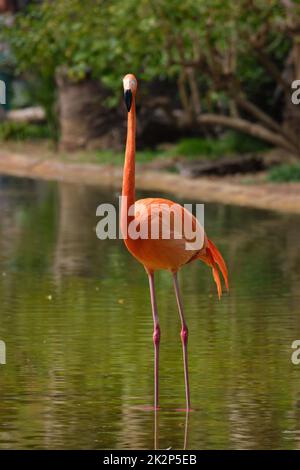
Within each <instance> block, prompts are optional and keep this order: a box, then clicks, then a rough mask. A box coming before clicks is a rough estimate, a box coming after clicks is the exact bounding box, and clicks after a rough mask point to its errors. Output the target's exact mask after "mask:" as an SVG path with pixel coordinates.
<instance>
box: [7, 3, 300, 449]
mask: <svg viewBox="0 0 300 470" xmlns="http://www.w3.org/2000/svg"><path fill="white" fill-rule="evenodd" d="M299 6H300V5H299V1H298V0H297V1H296V0H276V1H275V0H239V1H238V2H233V1H232V0H210V1H207V0H153V1H152V0H139V1H137V0H113V1H106V0H93V1H92V0H86V1H84V2H83V1H79V0H56V1H26V0H22V1H21V0H0V80H2V81H3V82H5V85H6V92H7V93H6V103H5V104H3V105H0V213H1V217H0V340H3V341H5V343H6V348H7V361H6V364H5V365H0V448H2V449H12V448H25V449H40V448H46V449H54V448H62V449H66V448H74V449H81V448H93V449H123V448H124V449H125V448H126V449H133V448H134V449H149V448H150V449H151V448H154V447H156V448H162V449H166V448H169V447H171V448H189V449H199V448H200V449H216V448H222V449H228V448H230V449H231V448H234V449H257V448H263V449H279V448H280V449H299V448H300V425H299V420H300V415H299V410H300V375H299V370H300V369H299V367H300V366H299V365H298V366H297V365H295V364H292V362H291V355H292V353H293V349H292V348H291V345H292V343H293V341H294V340H297V339H299V338H300V321H299V302H300V289H299V286H300V256H299V253H300V251H299V231H300V215H299V213H300V199H299V196H300V190H299V180H300V163H299V157H300V144H299V132H300V114H299V113H300V105H295V104H293V103H292V100H291V97H292V93H293V91H297V90H295V89H292V83H293V81H294V80H297V79H300V11H299ZM128 72H132V73H134V74H135V75H136V76H137V78H138V81H139V89H138V95H137V100H138V102H137V108H138V129H137V132H138V135H137V140H138V142H137V143H138V152H137V163H138V164H137V171H138V174H139V180H138V181H139V184H140V181H141V175H146V177H147V175H148V177H147V190H145V188H141V187H140V188H138V194H137V197H148V196H149V195H151V196H153V194H154V195H155V196H156V195H160V196H161V195H162V194H163V195H166V196H167V197H168V196H169V193H171V196H170V197H171V198H172V199H175V200H176V201H178V202H180V203H184V202H194V203H199V202H200V203H203V202H204V203H205V229H206V230H207V233H208V234H209V236H210V237H211V238H212V240H213V241H214V242H215V243H216V244H217V246H218V247H219V248H220V251H221V252H222V254H223V255H224V258H225V260H226V262H227V264H228V269H229V279H230V287H231V288H230V294H229V295H224V296H223V297H222V300H221V301H220V302H218V300H217V294H216V289H215V285H214V281H213V279H212V276H211V273H210V270H208V269H207V267H206V266H205V265H203V264H201V263H191V265H189V266H186V267H184V268H183V270H182V271H181V272H180V284H181V287H182V292H183V299H184V304H185V307H186V315H187V323H188V326H189V331H190V339H189V357H190V376H191V395H192V407H193V412H192V413H190V415H189V416H188V417H187V416H186V415H185V413H184V412H183V411H178V409H182V407H183V403H184V380H183V366H182V358H181V349H180V348H181V344H180V336H179V332H180V322H179V318H178V315H177V311H176V302H175V298H174V293H173V288H172V281H171V279H170V276H169V274H168V273H165V272H160V273H158V274H157V293H158V309H159V315H160V322H161V331H162V344H161V405H162V407H161V410H160V411H159V413H158V416H156V419H155V415H154V414H153V412H152V411H151V409H150V408H149V405H151V404H152V402H153V370H152V365H153V356H152V354H153V345H152V317H151V308H150V301H149V298H148V297H149V294H148V281H147V278H146V276H145V273H144V270H143V268H142V266H141V265H139V263H137V262H136V261H135V259H133V258H132V257H131V256H130V255H129V253H128V252H127V251H126V249H125V247H124V246H123V243H122V242H121V241H119V240H105V241H100V240H98V239H97V238H96V234H95V227H96V225H97V222H98V220H97V218H96V215H95V214H96V208H97V206H98V205H99V204H100V203H102V202H110V203H113V204H115V205H117V204H118V196H119V194H120V186H121V184H120V178H121V175H122V164H123V158H124V156H123V155H124V149H123V148H124V141H125V133H126V110H125V107H124V103H123V96H122V95H123V89H122V78H123V76H124V75H125V74H126V73H128ZM43 160H44V163H46V165H44V166H43ZM74 162H76V165H77V166H76V168H77V170H76V171H77V173H76V174H77V177H76V179H75V181H72V183H70V179H68V176H70V174H71V168H73V167H72V164H73V163H74ZM51 165H52V167H51ZM97 165H98V166H97ZM73 166H74V165H73ZM88 166H89V168H90V173H89V175H90V174H91V173H92V174H93V175H99V176H98V180H97V181H98V182H97V184H96V185H95V184H94V185H93V184H91V181H88V179H89V178H91V176H89V177H88V173H87V167H88ZM37 168H40V173H39V174H38V173H34V171H35V170H36V169H37ZM50 168H52V170H51V171H50V170H49V169H50ZM62 169H64V173H61V171H62ZM25 170H26V172H25ZM154 170H155V171H154ZM49 171H50V173H51V175H50V177H48V176H49V174H48V173H47V172H49ZM12 175H14V176H12ZM16 175H18V176H19V177H16ZM24 176H27V177H26V178H25V177H24ZM102 178H103V181H104V180H105V178H106V182H107V179H109V181H110V184H109V185H107V184H106V185H101V183H102ZM45 179H53V180H55V181H51V182H49V181H45ZM159 180H160V187H159V189H161V190H159V191H158V192H157V193H156V192H155V191H153V190H152V191H150V189H154V188H156V189H157V188H158V181H159ZM93 181H94V182H95V179H94V180H93ZM93 181H92V182H93ZM87 182H88V183H89V184H84V183H87ZM199 188H200V189H201V188H202V193H201V197H200V196H198V194H199V193H197V190H198V189H199ZM205 188H206V189H205ZM224 188H227V190H226V191H227V192H226V191H223V190H224ZM183 190H184V191H183ZM228 191H231V193H230V194H231V199H230V201H229V200H228V199H226V194H227V195H228ZM183 194H185V195H186V196H187V199H188V201H185V200H183V198H182V195H183ZM247 195H248V196H247ZM202 196H203V197H202ZM263 199H264V206H263V207H264V210H259V209H257V208H256V209H255V208H251V207H250V208H249V207H248V208H246V207H244V206H245V205H249V206H256V207H257V206H258V205H259V204H261V202H262V200H263ZM287 200H288V205H287V204H286V201H287ZM274 201H275V203H274ZM271 203H273V206H272V209H277V207H276V204H278V205H279V203H280V204H281V206H280V211H276V210H270V207H269V205H271ZM274 204H275V206H274Z"/></svg>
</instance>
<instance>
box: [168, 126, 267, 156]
mask: <svg viewBox="0 0 300 470" xmlns="http://www.w3.org/2000/svg"><path fill="white" fill-rule="evenodd" d="M265 148H266V145H265V144H264V143H263V142H261V141H259V140H257V139H254V138H253V137H250V136H245V135H242V134H238V133H237V132H233V131H232V132H227V133H226V134H224V135H223V136H222V137H221V138H214V139H213V138H202V139H201V138H190V139H182V140H181V141H180V142H179V143H178V144H177V145H176V146H175V147H174V149H173V150H172V151H171V152H172V153H173V155H178V156H184V157H199V156H204V157H206V158H220V157H222V156H225V155H230V154H245V153H248V152H257V151H260V150H264V149H265Z"/></svg>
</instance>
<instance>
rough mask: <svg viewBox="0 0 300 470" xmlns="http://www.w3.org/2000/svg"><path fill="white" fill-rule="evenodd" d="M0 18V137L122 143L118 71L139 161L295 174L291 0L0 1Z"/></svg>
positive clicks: (97, 145) (68, 144)
mask: <svg viewBox="0 0 300 470" xmlns="http://www.w3.org/2000/svg"><path fill="white" fill-rule="evenodd" d="M0 15H1V16H0V24H1V33H0V78H1V77H2V80H5V82H6V85H7V103H6V105H5V106H4V110H3V106H2V109H1V116H2V120H1V121H0V139H1V140H2V141H3V140H4V141H7V140H14V139H15V140H18V139H19V140H20V139H21V140H38V139H48V140H50V141H52V142H55V143H56V144H57V145H58V146H59V148H60V149H61V150H63V151H78V150H86V149H97V150H102V153H101V152H99V153H98V154H97V155H98V159H99V160H100V161H105V159H107V158H109V156H110V154H109V153H107V152H105V151H108V150H114V151H120V150H121V149H122V146H123V143H124V109H123V104H122V103H121V94H122V93H121V89H122V85H121V78H122V77H123V76H124V75H125V74H126V73H128V72H132V73H134V74H136V76H137V77H138V79H139V93H138V112H139V125H138V146H139V147H138V148H139V149H140V150H141V151H142V150H144V151H145V150H150V152H148V154H147V158H155V157H156V156H157V155H158V154H159V155H160V156H170V154H171V155H172V156H180V157H185V158H184V159H183V162H182V165H187V166H188V165H189V163H188V162H186V159H187V158H189V157H192V158H193V159H195V158H196V159H201V158H202V159H204V160H205V161H207V160H211V159H214V160H218V159H220V158H221V157H224V156H229V155H231V156H234V157H238V156H241V155H243V154H244V155H245V154H247V157H248V159H249V158H250V163H249V161H248V159H247V158H245V159H244V161H240V160H238V161H237V162H236V161H234V162H235V163H237V165H238V168H239V169H240V168H241V169H240V172H243V171H244V172H247V171H248V172H249V167H250V172H251V171H252V172H256V171H260V170H262V169H263V170H265V169H266V168H267V169H268V170H269V168H270V167H273V166H274V165H276V166H278V165H280V164H281V165H282V164H283V168H281V169H278V168H277V169H276V170H274V171H271V176H270V178H271V179H273V180H276V179H280V178H281V179H283V180H290V179H297V178H298V177H299V173H300V172H299V167H298V165H297V160H298V158H299V152H300V150H299V139H298V133H299V122H300V121H299V112H300V111H299V110H300V107H299V106H296V105H293V104H292V102H291V94H292V89H291V85H292V82H293V81H294V80H296V79H297V77H298V78H299V76H300V59H299V57H300V52H299V50H300V49H299V48H300V46H299V35H300V19H299V18H300V17H299V2H298V1H294V0H267V1H265V0H250V1H249V0H241V1H239V2H231V1H229V0H228V1H218V0H213V1H211V2H205V1H201V0H197V1H192V0H186V1H184V2H182V1H179V0H168V1H167V0H158V1H155V2H153V1H150V0H141V1H139V2H136V1H134V0H124V1H123V0H122V1H118V0H114V1H112V2H109V1H106V0H102V1H100V0H96V1H90V0H87V1H86V2H81V1H79V0H58V1H29V0H28V1H25V0H22V1H21V0H20V1H17V0H15V1H13V0H1V3H0ZM16 110H18V111H17V112H16ZM22 110H23V112H22ZM14 111H15V112H14ZM170 148H171V152H169V153H168V150H170ZM274 148H276V149H279V152H276V153H275V154H274V153H273V154H272V156H271V157H270V153H267V154H268V156H269V158H264V157H266V152H264V151H266V150H269V149H274ZM253 153H256V157H257V158H256V159H255V158H252V159H251V155H252V157H253ZM88 158H89V157H88V154H87V155H86V159H87V160H88ZM262 160H263V161H262ZM225 163H226V162H225ZM288 164H292V169H290V171H289V169H288V168H287V166H286V165H288ZM219 166H221V169H220V168H219ZM243 166H246V169H244V168H243ZM177 169H178V171H181V166H180V165H179V166H178V168H177ZM271 169H272V168H271ZM197 170H198V173H200V174H201V172H202V169H201V165H198V168H196V169H195V168H193V169H191V172H192V171H197ZM204 171H207V172H208V173H209V172H211V173H212V174H215V173H216V174H218V173H222V172H223V173H226V172H227V171H228V172H229V173H230V172H231V171H232V172H233V173H234V170H228V169H227V167H226V165H225V169H224V168H223V167H222V163H221V162H219V165H218V164H216V162H215V163H214V165H213V166H212V168H210V167H209V169H206V170H204Z"/></svg>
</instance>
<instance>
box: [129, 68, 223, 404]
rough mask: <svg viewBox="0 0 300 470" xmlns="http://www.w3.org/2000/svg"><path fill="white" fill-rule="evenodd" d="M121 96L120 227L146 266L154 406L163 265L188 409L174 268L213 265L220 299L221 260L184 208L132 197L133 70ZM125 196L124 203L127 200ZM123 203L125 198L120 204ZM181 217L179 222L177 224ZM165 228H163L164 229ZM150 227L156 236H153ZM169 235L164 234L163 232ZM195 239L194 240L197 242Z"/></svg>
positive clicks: (184, 341) (183, 336)
mask: <svg viewBox="0 0 300 470" xmlns="http://www.w3.org/2000/svg"><path fill="white" fill-rule="evenodd" d="M123 84H124V98H125V104H126V107H127V111H128V125H127V140H126V151H125V163H124V173H123V186H122V198H124V199H123V200H122V206H121V219H120V222H121V230H122V234H123V238H124V242H125V245H126V247H127V249H128V250H129V252H130V253H131V254H132V255H133V256H134V257H135V258H136V259H137V260H138V261H139V262H140V263H142V264H143V266H144V268H145V270H146V271H147V274H148V278H149V287H150V298H151V306H152V316H153V324H154V329H153V343H154V382H155V389H154V405H155V409H157V408H158V365H159V345H160V326H159V320H158V309H157V302H156V295H155V286H154V272H155V271H157V270H159V269H164V270H167V271H170V272H172V276H173V283H174V289H175V295H176V301H177V306H178V311H179V316H180V321H181V333H180V336H181V341H182V352H183V362H184V379H185V391H186V407H187V410H190V407H191V405H190V388H189V374H188V360H187V341H188V328H187V324H186V321H185V316H184V311H183V304H182V300H181V296H180V292H179V285H178V279H177V271H178V270H179V269H180V268H181V267H182V266H183V265H185V264H187V263H190V262H192V261H195V260H201V261H203V262H204V263H206V264H207V265H208V266H210V267H211V268H212V273H213V278H214V280H215V282H216V285H217V290H218V295H219V298H220V297H221V294H222V285H221V280H220V275H219V270H220V271H221V273H222V275H223V278H224V280H225V285H226V287H227V289H228V273H227V267H226V264H225V261H224V260H223V257H222V255H221V253H220V252H219V250H218V249H217V247H216V246H215V245H214V244H213V243H212V241H211V240H209V239H208V237H207V235H206V234H205V231H204V229H203V227H202V226H201V224H200V223H199V222H198V220H197V219H196V218H195V217H194V216H193V214H191V213H190V212H189V211H188V210H187V209H186V208H184V207H182V206H181V205H180V204H177V203H175V202H173V201H170V200H168V199H163V198H147V199H140V200H138V201H136V200H135V135H136V113H135V95H136V90H137V80H136V78H135V77H134V75H132V74H128V75H126V76H125V77H124V79H123ZM124 201H126V204H125V202H124ZM123 202H124V203H123ZM179 222H181V223H179ZM164 229H165V231H164ZM153 232H154V235H153ZM166 234H167V236H166ZM195 241H197V244H196V245H195V243H194V242H195Z"/></svg>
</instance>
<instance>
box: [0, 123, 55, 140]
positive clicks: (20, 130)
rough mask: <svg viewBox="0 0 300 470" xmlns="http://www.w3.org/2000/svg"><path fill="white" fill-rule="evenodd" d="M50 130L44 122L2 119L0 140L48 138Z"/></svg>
mask: <svg viewBox="0 0 300 470" xmlns="http://www.w3.org/2000/svg"><path fill="white" fill-rule="evenodd" d="M50 137H51V136H50V131H49V128H48V126H47V125H44V124H28V123H24V122H13V121H4V122H1V123H0V141H2V142H5V141H9V140H16V141H23V140H38V139H49V138H50Z"/></svg>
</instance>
